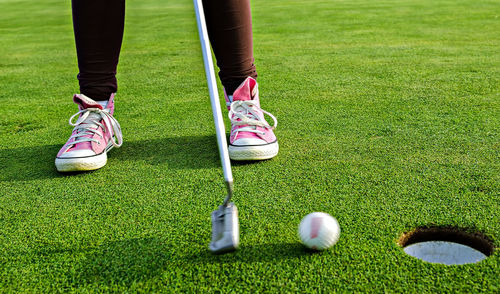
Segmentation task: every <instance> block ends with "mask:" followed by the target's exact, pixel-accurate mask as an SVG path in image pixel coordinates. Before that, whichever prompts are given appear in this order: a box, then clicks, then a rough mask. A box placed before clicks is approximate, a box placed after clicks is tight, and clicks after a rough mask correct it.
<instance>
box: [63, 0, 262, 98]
mask: <svg viewBox="0 0 500 294" xmlns="http://www.w3.org/2000/svg"><path fill="white" fill-rule="evenodd" d="M203 6H204V10H205V17H206V21H207V29H208V35H209V38H210V43H211V45H212V48H213V50H214V54H215V57H216V59H217V66H218V67H219V69H220V72H219V77H220V79H221V82H222V85H223V86H224V88H225V89H226V92H227V93H228V94H232V92H233V91H234V90H235V89H236V88H237V87H238V85H239V84H240V83H241V82H242V81H243V80H244V79H245V78H246V77H248V76H251V77H253V78H256V77H257V72H256V69H255V65H254V58H253V43H252V19H251V13H250V0H204V1H203ZM72 9H73V28H74V31H75V42H76V52H77V56H78V68H79V70H80V73H79V74H78V81H79V82H80V92H81V93H82V94H85V95H87V96H89V97H91V98H92V99H94V100H97V101H99V100H107V99H109V95H110V94H111V93H114V92H116V91H117V82H116V67H117V65H118V58H119V56H120V48H121V44H122V38H123V27H124V19H125V0H105V1H104V0H72ZM194 21H195V20H194V19H193V22H194ZM186 70H187V69H186Z"/></svg>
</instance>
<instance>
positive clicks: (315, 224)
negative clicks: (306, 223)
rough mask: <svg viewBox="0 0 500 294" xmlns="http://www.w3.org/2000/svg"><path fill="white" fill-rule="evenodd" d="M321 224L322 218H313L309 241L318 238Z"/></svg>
mask: <svg viewBox="0 0 500 294" xmlns="http://www.w3.org/2000/svg"><path fill="white" fill-rule="evenodd" d="M321 223H323V218H322V217H313V218H312V220H311V239H314V238H316V237H318V234H319V229H320V228H321Z"/></svg>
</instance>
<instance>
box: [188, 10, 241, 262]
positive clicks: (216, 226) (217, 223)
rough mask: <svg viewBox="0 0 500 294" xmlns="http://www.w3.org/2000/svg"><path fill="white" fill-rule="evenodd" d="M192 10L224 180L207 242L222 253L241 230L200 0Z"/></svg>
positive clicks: (230, 248) (235, 242)
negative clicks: (225, 194)
mask: <svg viewBox="0 0 500 294" xmlns="http://www.w3.org/2000/svg"><path fill="white" fill-rule="evenodd" d="M194 10H195V13H196V21H197V23H198V33H199V35H200V43H201V51H202V53H203V61H204V64H205V74H206V76H207V83H208V91H209V94H210V103H211V105H212V112H213V117H214V122H215V132H216V134H217V144H218V145H219V155H220V160H221V163H222V170H223V172H224V180H225V182H226V188H227V196H226V198H225V199H224V202H223V203H222V205H221V206H219V208H218V209H217V210H215V211H213V212H212V240H211V242H210V245H209V249H210V251H212V252H213V253H224V252H229V251H234V250H236V249H237V248H238V245H239V242H240V236H239V235H240V232H239V224H238V209H237V208H236V205H234V203H232V202H230V200H231V197H232V196H233V174H232V172H231V162H230V160H229V152H228V149H227V141H226V130H225V127H224V121H223V120H222V112H221V107H220V101H219V95H218V92H217V83H216V80H215V73H214V65H213V61H212V52H211V50H210V42H209V39H208V32H207V26H206V22H205V13H204V12H203V4H202V2H201V0H194Z"/></svg>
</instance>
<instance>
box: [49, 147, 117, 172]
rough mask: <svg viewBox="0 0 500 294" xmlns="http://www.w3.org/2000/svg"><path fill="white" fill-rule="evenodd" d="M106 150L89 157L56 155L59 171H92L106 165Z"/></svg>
mask: <svg viewBox="0 0 500 294" xmlns="http://www.w3.org/2000/svg"><path fill="white" fill-rule="evenodd" d="M107 161H108V156H107V155H106V152H103V153H101V154H99V155H94V156H88V157H76V158H75V157H72V158H59V157H56V168H57V171H59V172H76V171H90V170H96V169H100V168H101V167H103V166H105V165H106V162H107Z"/></svg>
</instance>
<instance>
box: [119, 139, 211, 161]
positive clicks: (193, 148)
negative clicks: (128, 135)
mask: <svg viewBox="0 0 500 294" xmlns="http://www.w3.org/2000/svg"><path fill="white" fill-rule="evenodd" d="M110 158H111V159H118V160H138V161H140V160H143V161H146V162H147V163H149V164H152V165H157V164H167V165H168V167H169V168H175V169H199V168H207V167H216V166H219V165H220V163H219V151H218V149H217V140H216V138H215V136H184V137H171V138H158V139H149V140H141V141H131V142H128V141H125V142H124V143H123V145H122V147H121V148H118V149H114V150H113V151H112V153H110Z"/></svg>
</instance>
